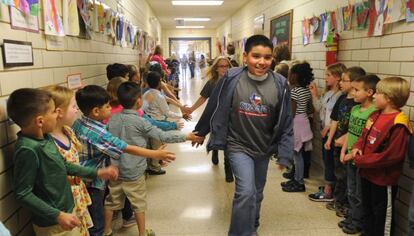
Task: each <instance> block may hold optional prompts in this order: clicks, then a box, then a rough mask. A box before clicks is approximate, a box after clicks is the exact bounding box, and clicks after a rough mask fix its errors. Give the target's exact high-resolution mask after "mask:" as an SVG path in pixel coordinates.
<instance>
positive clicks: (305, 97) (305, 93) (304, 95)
mask: <svg viewBox="0 0 414 236" xmlns="http://www.w3.org/2000/svg"><path fill="white" fill-rule="evenodd" d="M291 97H292V100H293V101H295V102H296V113H295V114H296V115H297V114H306V113H307V111H308V105H309V103H310V101H311V99H312V95H311V93H310V90H309V88H304V87H295V88H292V90H291Z"/></svg>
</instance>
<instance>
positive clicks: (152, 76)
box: [147, 71, 161, 89]
mask: <svg viewBox="0 0 414 236" xmlns="http://www.w3.org/2000/svg"><path fill="white" fill-rule="evenodd" d="M147 83H148V86H149V87H150V88H152V89H156V88H158V86H159V85H160V83H161V75H160V74H159V73H158V72H155V71H150V72H149V73H148V75H147Z"/></svg>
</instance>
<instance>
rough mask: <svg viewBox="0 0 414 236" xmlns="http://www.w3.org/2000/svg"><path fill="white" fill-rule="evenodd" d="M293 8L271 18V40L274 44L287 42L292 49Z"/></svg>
mask: <svg viewBox="0 0 414 236" xmlns="http://www.w3.org/2000/svg"><path fill="white" fill-rule="evenodd" d="M292 24H293V10H289V11H287V12H284V13H282V14H280V15H278V16H275V17H273V18H271V19H270V40H272V42H273V46H276V45H279V44H286V45H288V46H289V49H290V51H292Z"/></svg>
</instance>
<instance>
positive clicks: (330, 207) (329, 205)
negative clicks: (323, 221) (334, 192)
mask: <svg viewBox="0 0 414 236" xmlns="http://www.w3.org/2000/svg"><path fill="white" fill-rule="evenodd" d="M326 209H328V210H331V211H335V210H336V208H335V201H332V202H328V203H326Z"/></svg>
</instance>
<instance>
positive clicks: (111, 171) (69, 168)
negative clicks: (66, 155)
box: [65, 161, 118, 180]
mask: <svg viewBox="0 0 414 236" xmlns="http://www.w3.org/2000/svg"><path fill="white" fill-rule="evenodd" d="M65 166H66V172H67V173H68V175H71V176H79V177H82V178H91V179H96V178H99V179H103V180H107V179H111V180H116V179H117V178H118V168H116V167H115V166H109V167H106V168H99V169H95V168H89V167H84V166H80V165H77V164H73V163H70V162H66V161H65Z"/></svg>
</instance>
